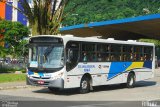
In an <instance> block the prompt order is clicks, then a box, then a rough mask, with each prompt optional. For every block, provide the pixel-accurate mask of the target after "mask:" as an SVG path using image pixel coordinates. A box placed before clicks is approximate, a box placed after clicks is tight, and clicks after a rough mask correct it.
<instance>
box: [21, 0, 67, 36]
mask: <svg viewBox="0 0 160 107" xmlns="http://www.w3.org/2000/svg"><path fill="white" fill-rule="evenodd" d="M19 2H20V3H21V5H22V7H23V10H20V11H21V12H22V13H24V14H25V15H26V16H27V18H28V20H29V24H30V27H31V28H32V34H33V35H42V34H45V35H46V34H57V33H59V27H60V24H61V21H62V14H63V10H64V7H65V5H66V4H67V2H68V0H33V7H31V6H30V5H29V3H28V2H27V0H19Z"/></svg>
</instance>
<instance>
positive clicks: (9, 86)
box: [0, 81, 31, 90]
mask: <svg viewBox="0 0 160 107" xmlns="http://www.w3.org/2000/svg"><path fill="white" fill-rule="evenodd" d="M28 87H31V86H29V85H26V82H25V81H24V82H7V83H0V90H5V89H18V88H28Z"/></svg>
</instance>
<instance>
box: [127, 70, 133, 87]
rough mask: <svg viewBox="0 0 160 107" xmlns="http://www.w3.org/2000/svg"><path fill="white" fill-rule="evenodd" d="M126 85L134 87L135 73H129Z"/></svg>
mask: <svg viewBox="0 0 160 107" xmlns="http://www.w3.org/2000/svg"><path fill="white" fill-rule="evenodd" d="M126 85H127V88H134V86H135V75H134V74H133V73H129V75H128V78H127V84H126Z"/></svg>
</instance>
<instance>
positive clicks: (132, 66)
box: [126, 62, 144, 70]
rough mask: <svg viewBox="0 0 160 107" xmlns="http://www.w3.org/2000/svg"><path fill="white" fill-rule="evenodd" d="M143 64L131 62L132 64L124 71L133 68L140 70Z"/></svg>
mask: <svg viewBox="0 0 160 107" xmlns="http://www.w3.org/2000/svg"><path fill="white" fill-rule="evenodd" d="M143 64H144V62H132V64H131V65H130V66H129V67H128V68H127V69H126V70H131V69H134V68H142V67H143Z"/></svg>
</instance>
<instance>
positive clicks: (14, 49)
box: [0, 20, 29, 57]
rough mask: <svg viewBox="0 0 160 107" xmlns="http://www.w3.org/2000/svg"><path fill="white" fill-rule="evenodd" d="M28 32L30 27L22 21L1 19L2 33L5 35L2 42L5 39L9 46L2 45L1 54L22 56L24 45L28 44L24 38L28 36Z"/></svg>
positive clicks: (0, 30)
mask: <svg viewBox="0 0 160 107" xmlns="http://www.w3.org/2000/svg"><path fill="white" fill-rule="evenodd" d="M28 34H29V29H28V28H27V27H26V26H24V25H23V24H21V23H20V22H11V21H6V20H0V35H3V36H4V38H3V39H2V40H1V42H2V41H3V42H4V43H5V44H7V47H2V46H0V49H1V50H2V51H1V52H0V56H1V57H5V56H6V55H12V56H14V57H17V56H18V57H19V56H22V55H23V54H22V53H23V46H24V45H25V44H26V41H25V42H24V41H23V40H22V39H23V38H24V37H27V36H28Z"/></svg>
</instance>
